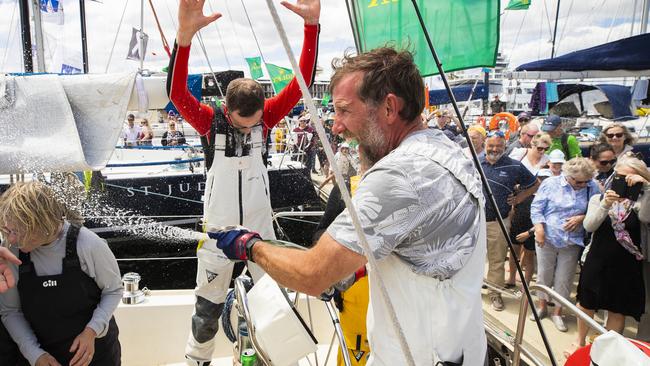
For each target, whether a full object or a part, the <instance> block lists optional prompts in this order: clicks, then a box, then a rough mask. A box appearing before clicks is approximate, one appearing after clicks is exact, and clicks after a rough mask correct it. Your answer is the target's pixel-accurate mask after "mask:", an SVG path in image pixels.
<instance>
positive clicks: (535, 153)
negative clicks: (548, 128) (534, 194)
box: [510, 133, 553, 175]
mask: <svg viewBox="0 0 650 366" xmlns="http://www.w3.org/2000/svg"><path fill="white" fill-rule="evenodd" d="M552 143H553V139H551V136H550V135H549V134H547V133H538V134H536V135H535V137H534V138H532V140H531V142H530V147H528V148H525V147H519V148H515V149H514V150H512V152H511V153H510V158H512V159H514V160H518V161H520V162H521V163H522V164H524V166H525V167H526V169H528V170H529V171H530V172H531V174H533V175H536V174H537V172H538V171H539V170H540V169H541V168H542V167H543V166H545V165H546V164H548V156H546V152H547V151H548V149H549V148H550V147H551V144H552Z"/></svg>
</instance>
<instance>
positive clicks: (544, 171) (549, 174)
mask: <svg viewBox="0 0 650 366" xmlns="http://www.w3.org/2000/svg"><path fill="white" fill-rule="evenodd" d="M537 176H538V177H552V176H553V172H551V169H540V170H539V171H538V172H537Z"/></svg>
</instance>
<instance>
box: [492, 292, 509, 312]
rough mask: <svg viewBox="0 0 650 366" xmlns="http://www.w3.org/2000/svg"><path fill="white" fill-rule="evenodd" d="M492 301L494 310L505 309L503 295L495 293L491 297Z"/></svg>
mask: <svg viewBox="0 0 650 366" xmlns="http://www.w3.org/2000/svg"><path fill="white" fill-rule="evenodd" d="M490 302H491V303H492V309H494V311H503V309H504V308H505V306H504V305H503V299H502V298H501V295H493V296H491V297H490Z"/></svg>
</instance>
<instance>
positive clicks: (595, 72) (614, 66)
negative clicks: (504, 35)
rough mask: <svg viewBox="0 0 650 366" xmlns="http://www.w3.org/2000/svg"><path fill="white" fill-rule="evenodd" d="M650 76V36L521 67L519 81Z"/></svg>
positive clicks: (606, 44) (511, 74)
mask: <svg viewBox="0 0 650 366" xmlns="http://www.w3.org/2000/svg"><path fill="white" fill-rule="evenodd" d="M648 75H650V34H641V35H638V36H634V37H629V38H624V39H620V40H618V41H614V42H609V43H605V44H602V45H599V46H595V47H591V48H586V49H584V50H579V51H575V52H571V53H568V54H566V55H562V56H559V57H556V58H552V59H546V60H539V61H534V62H529V63H526V64H523V65H520V66H519V67H517V68H516V69H515V72H512V73H510V74H508V75H507V76H508V77H509V78H515V79H553V80H558V79H587V78H606V77H626V76H648Z"/></svg>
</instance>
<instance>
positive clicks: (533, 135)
mask: <svg viewBox="0 0 650 366" xmlns="http://www.w3.org/2000/svg"><path fill="white" fill-rule="evenodd" d="M526 136H528V137H530V138H533V137H535V136H537V134H536V133H534V134H532V135H531V134H529V133H526Z"/></svg>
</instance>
